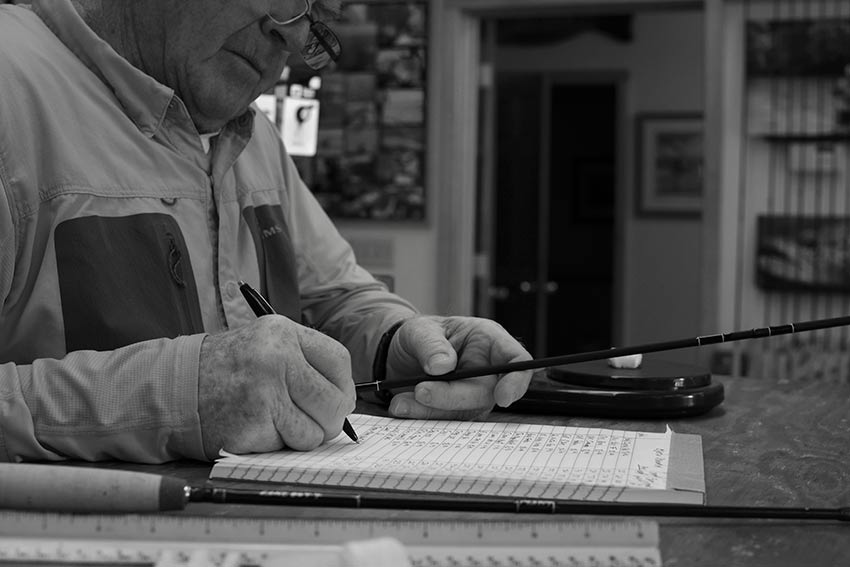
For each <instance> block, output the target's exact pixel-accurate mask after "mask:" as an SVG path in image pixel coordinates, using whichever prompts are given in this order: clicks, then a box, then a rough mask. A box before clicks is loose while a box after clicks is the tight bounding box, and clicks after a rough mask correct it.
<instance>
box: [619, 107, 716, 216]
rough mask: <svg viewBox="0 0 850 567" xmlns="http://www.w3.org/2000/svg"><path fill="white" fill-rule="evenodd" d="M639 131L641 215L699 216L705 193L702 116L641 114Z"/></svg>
mask: <svg viewBox="0 0 850 567" xmlns="http://www.w3.org/2000/svg"><path fill="white" fill-rule="evenodd" d="M636 131H637V143H636V148H635V162H636V164H637V171H636V173H637V177H636V179H637V211H638V213H639V214H642V215H672V216H699V215H700V214H701V212H702V193H703V179H702V167H703V128H702V116H701V115H700V114H696V113H688V114H640V115H638V117H637V126H636Z"/></svg>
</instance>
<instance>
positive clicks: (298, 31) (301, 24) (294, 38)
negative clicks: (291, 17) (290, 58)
mask: <svg viewBox="0 0 850 567" xmlns="http://www.w3.org/2000/svg"><path fill="white" fill-rule="evenodd" d="M261 27H262V30H263V33H264V34H266V35H273V36H275V37H277V38H278V39H280V40H281V41H282V42H283V43H284V46H285V47H284V49H286V50H287V51H290V52H296V51H298V50H299V49H301V46H302V45H304V44H305V43H307V34H309V33H310V27H309V26H308V25H307V20H306V18H305V19H304V20H298V21H297V22H293V23H291V24H288V25H285V26H281V25H279V24H277V23H275V22H274V20H272V19H271V18H269V17H268V16H266V17H264V18H263V21H262V24H261Z"/></svg>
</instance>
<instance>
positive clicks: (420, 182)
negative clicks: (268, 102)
mask: <svg viewBox="0 0 850 567" xmlns="http://www.w3.org/2000/svg"><path fill="white" fill-rule="evenodd" d="M426 6H427V4H426V3H425V2H370V3H346V4H345V5H344V8H343V13H342V18H341V19H340V20H339V21H335V22H329V23H328V25H329V27H331V28H332V29H333V31H334V32H335V33H336V34H337V35H338V36H339V39H340V44H341V46H342V54H341V57H340V59H339V61H337V62H336V63H331V64H330V65H328V66H327V67H326V68H325V69H322V70H321V71H312V70H310V69H308V68H307V67H306V66H303V65H302V66H299V65H294V66H293V67H292V70H291V74H290V77H289V82H290V85H291V84H293V83H295V84H303V85H307V84H309V83H310V79H311V78H313V77H315V76H319V77H320V78H321V86H320V88H319V89H318V92H317V95H316V96H317V98H318V100H319V104H320V110H319V130H318V147H317V152H316V155H315V157H297V158H294V159H295V162H296V165H297V166H298V169H299V172H300V173H301V175H302V177H303V178H304V181H305V182H306V183H307V186H308V187H309V188H310V189H311V190H312V191H313V194H314V195H315V196H316V198H317V199H318V200H319V202H320V203H321V204H322V206H323V207H324V209H325V211H327V213H328V214H329V215H330V216H331V217H334V218H343V219H370V220H422V219H424V217H425V175H424V174H425V110H426V101H425V90H426V50H427V41H426V36H427V23H426V16H427V14H426V11H427V10H426Z"/></svg>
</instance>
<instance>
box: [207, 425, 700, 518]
mask: <svg viewBox="0 0 850 567" xmlns="http://www.w3.org/2000/svg"><path fill="white" fill-rule="evenodd" d="M349 420H350V421H351V424H352V426H353V427H354V429H355V430H356V431H357V433H358V435H359V436H360V443H354V442H352V441H351V440H350V439H348V437H346V436H345V435H340V436H339V437H337V438H335V439H333V440H332V441H330V442H328V443H325V444H324V445H322V446H321V447H319V448H318V449H315V450H313V451H309V452H297V451H286V450H285V451H278V452H274V453H256V454H249V455H232V454H227V453H223V456H222V458H221V459H219V460H217V461H216V463H215V465H214V466H213V468H212V471H211V473H210V478H220V479H231V480H242V481H259V482H271V483H281V484H289V485H306V486H323V487H340V488H365V489H373V490H389V491H402V492H408V493H410V492H412V493H432V494H458V495H467V496H488V497H509V498H523V499H526V498H533V499H553V500H555V499H558V500H588V501H609V502H657V503H682V504H685V503H687V504H703V503H704V500H705V479H704V473H703V461H702V441H701V438H700V437H699V436H698V435H684V434H679V433H674V432H672V431H671V430H670V429H669V427H668V428H666V430H665V431H663V432H647V431H624V430H615V429H598V428H586V427H564V426H554V425H533V424H527V423H498V422H481V421H475V422H458V421H430V420H401V419H392V418H386V417H376V416H371V415H362V414H353V415H351V416H350V417H349Z"/></svg>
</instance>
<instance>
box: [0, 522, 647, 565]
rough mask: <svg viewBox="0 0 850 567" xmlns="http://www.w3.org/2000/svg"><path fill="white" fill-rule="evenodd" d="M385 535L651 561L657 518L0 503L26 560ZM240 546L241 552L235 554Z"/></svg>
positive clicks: (542, 561)
mask: <svg viewBox="0 0 850 567" xmlns="http://www.w3.org/2000/svg"><path fill="white" fill-rule="evenodd" d="M386 537H389V538H393V539H396V540H398V541H400V542H401V543H402V544H403V545H404V549H405V551H406V552H407V555H408V558H409V561H410V563H411V564H412V565H414V566H429V567H431V566H433V567H436V566H439V565H452V566H455V567H460V566H464V565H475V566H477V567H485V566H501V565H510V566H511V567H519V566H522V565H535V566H547V567H559V566H561V565H563V566H571V567H573V566H576V567H577V566H580V565H598V566H600V567H602V566H605V565H618V566H620V565H630V566H635V567H638V566H644V565H645V566H648V567H655V566H658V565H660V564H661V559H660V554H659V551H658V524H657V523H655V522H649V521H639V520H613V519H612V520H605V519H603V520H574V521H573V520H543V521H533V520H500V521H475V520H401V521H395V520H394V521H388V520H368V519H367V520H354V519H305V518H299V519H285V518H237V517H233V518H231V517H221V516H217V517H210V516H191V515H78V514H51V513H34V512H17V511H0V566H2V565H4V563H5V564H13V563H19V562H22V561H28V562H30V563H32V562H33V561H34V560H37V562H40V563H39V564H43V565H83V564H85V565H92V564H105V563H112V564H118V565H121V564H126V565H136V566H138V565H140V564H142V565H159V564H163V563H162V554H163V553H171V555H169V556H168V557H167V559H168V562H167V564H169V565H178V564H181V563H179V562H175V561H176V560H175V557H176V558H177V559H179V558H181V557H182V558H183V559H184V560H185V561H184V562H183V563H182V564H184V565H190V564H198V562H197V561H196V560H193V559H192V557H193V555H192V554H193V553H194V552H198V551H204V552H206V553H208V554H212V555H208V557H215V558H218V559H216V560H210V561H209V562H207V564H216V565H219V564H233V565H238V564H240V563H239V562H237V563H233V562H232V561H230V562H228V561H223V560H222V558H223V557H224V554H226V553H228V552H238V553H241V554H242V555H240V557H242V558H243V559H240V561H241V562H242V563H243V564H245V565H255V566H262V565H264V564H267V563H268V562H267V561H266V562H264V561H263V557H265V558H266V559H268V560H270V558H272V557H274V556H275V554H280V553H284V554H286V555H285V556H286V557H288V558H289V560H292V559H294V558H295V556H294V555H293V553H295V554H297V553H308V552H314V551H320V550H324V551H325V552H327V551H328V550H332V549H339V546H341V545H343V544H345V543H347V542H352V541H365V540H372V539H375V538H386ZM249 552H250V554H253V555H251V556H250V557H249V555H245V554H246V553H249ZM174 553H177V555H174ZM258 553H259V554H260V555H259V556H258V555H257V554H258ZM263 554H265V555H263ZM328 560H329V559H328ZM272 563H274V562H273V561H272ZM299 564H301V565H305V566H306V565H308V564H309V563H307V562H303V563H302V562H299ZM316 564H322V565H325V564H327V565H331V564H332V563H316ZM335 564H339V563H335Z"/></svg>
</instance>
